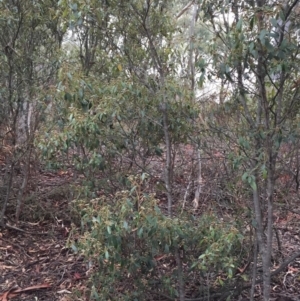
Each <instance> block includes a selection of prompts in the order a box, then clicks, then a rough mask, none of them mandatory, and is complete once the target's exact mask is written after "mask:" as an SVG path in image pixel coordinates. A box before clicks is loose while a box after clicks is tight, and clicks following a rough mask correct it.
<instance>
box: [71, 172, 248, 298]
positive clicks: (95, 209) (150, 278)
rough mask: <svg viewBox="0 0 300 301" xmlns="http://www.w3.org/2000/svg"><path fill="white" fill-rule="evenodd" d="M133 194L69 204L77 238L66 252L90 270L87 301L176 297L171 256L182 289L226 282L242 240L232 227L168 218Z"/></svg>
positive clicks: (206, 218)
mask: <svg viewBox="0 0 300 301" xmlns="http://www.w3.org/2000/svg"><path fill="white" fill-rule="evenodd" d="M129 179H130V181H131V182H132V183H136V182H137V181H136V178H134V177H129ZM138 190H139V187H137V186H134V187H133V188H132V189H131V190H130V191H129V190H128V191H121V192H119V193H117V194H116V195H115V197H114V199H110V198H108V197H102V198H97V199H93V200H91V201H89V202H86V201H83V200H80V201H76V202H75V207H76V209H77V210H78V211H79V212H81V215H82V221H81V227H82V229H81V231H82V233H81V235H80V238H79V240H78V241H77V243H76V244H74V243H73V245H72V247H73V249H74V250H78V251H79V252H81V253H82V254H83V255H84V256H85V257H86V258H87V259H88V260H89V261H90V262H91V263H93V265H94V267H96V268H95V273H94V274H93V276H92V278H91V280H92V283H93V289H92V298H94V299H98V300H109V299H111V300H134V299H136V300H139V298H142V296H143V300H144V299H146V297H145V296H146V295H147V292H151V291H153V289H154V288H155V292H156V293H158V294H160V293H161V294H168V295H171V296H172V295H173V296H176V295H177V290H176V281H177V278H178V269H177V268H178V267H177V264H176V259H175V257H176V253H175V252H176V250H177V251H178V250H179V251H180V255H181V258H182V266H183V278H184V280H185V282H186V283H189V281H190V280H189V279H193V278H195V275H197V277H198V278H199V277H206V276H207V275H208V274H209V275H213V276H214V278H215V280H216V279H219V281H218V285H224V283H225V282H228V281H230V279H231V278H232V277H233V275H234V272H235V268H236V266H237V264H238V261H239V255H240V254H241V249H242V239H243V237H242V236H241V234H240V233H239V231H238V229H237V228H236V227H235V226H234V225H232V224H225V223H224V222H222V221H220V220H218V218H217V217H216V216H214V215H203V216H201V217H199V218H194V217H193V216H186V215H182V216H178V217H175V218H172V219H171V218H168V217H167V216H165V215H164V214H163V213H162V212H161V210H160V209H159V208H158V206H157V202H156V200H155V198H154V197H153V196H152V195H146V194H143V193H141V192H140V191H138ZM219 275H222V277H219ZM221 279H222V280H221ZM215 282H216V281H215Z"/></svg>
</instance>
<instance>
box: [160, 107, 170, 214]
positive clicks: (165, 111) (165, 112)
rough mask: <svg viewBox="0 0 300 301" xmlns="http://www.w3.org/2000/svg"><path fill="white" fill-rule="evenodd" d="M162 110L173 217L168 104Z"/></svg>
mask: <svg viewBox="0 0 300 301" xmlns="http://www.w3.org/2000/svg"><path fill="white" fill-rule="evenodd" d="M161 110H162V113H163V129H164V136H165V143H166V166H165V185H166V190H167V197H168V216H169V217H172V205H173V196H172V148H171V139H170V134H169V122H168V108H167V103H166V102H164V103H163V104H162V105H161Z"/></svg>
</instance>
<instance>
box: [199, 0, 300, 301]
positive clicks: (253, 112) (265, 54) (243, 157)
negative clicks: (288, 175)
mask: <svg viewBox="0 0 300 301" xmlns="http://www.w3.org/2000/svg"><path fill="white" fill-rule="evenodd" d="M297 3H298V1H297V0H294V1H278V2H274V1H268V0H257V1H236V0H235V1H225V2H223V1H222V2H220V1H218V2H215V1H203V3H202V11H201V13H200V15H201V17H202V20H203V21H204V22H205V23H206V24H209V26H210V28H213V32H214V37H213V39H212V40H211V42H210V54H211V56H212V58H213V66H214V68H215V74H218V76H219V77H220V78H221V79H226V80H227V81H229V82H230V85H231V87H232V88H231V89H232V97H231V102H233V108H234V111H235V112H238V115H239V118H240V119H239V121H238V122H239V123H238V125H237V126H235V128H234V127H231V128H228V129H227V130H228V132H231V133H229V134H228V136H230V137H231V138H233V139H232V140H231V143H234V144H235V145H236V147H237V151H238V152H237V153H236V155H238V156H239V158H240V160H239V162H240V163H241V164H243V166H244V168H245V170H244V174H243V177H242V178H243V180H244V181H245V182H247V183H248V184H249V187H251V191H252V205H253V211H254V221H253V225H254V227H255V230H256V238H257V243H258V247H259V254H260V256H261V260H262V268H263V273H262V276H261V277H262V280H263V296H264V300H270V280H271V275H272V273H271V256H272V242H273V240H272V238H273V223H274V220H273V212H274V197H275V188H276V179H277V178H278V176H279V175H280V168H281V166H280V161H279V153H280V150H281V146H282V144H283V143H288V142H289V138H290V137H291V136H294V135H292V133H294V134H295V131H297V129H296V128H295V127H294V124H295V123H296V122H297V120H298V118H299V105H298V103H299V96H300V94H299V93H300V87H299V85H298V84H297V82H298V81H297V79H298V77H299V40H298V37H297V32H298V30H299V9H298V7H297ZM220 43H222V44H223V47H225V49H226V51H224V52H219V51H218V47H217V46H218V45H220ZM225 105H226V104H225ZM222 127H223V129H222V133H225V129H224V125H222ZM224 137H225V136H224ZM254 278H255V277H254ZM253 281H254V282H253V283H255V279H254V280H253Z"/></svg>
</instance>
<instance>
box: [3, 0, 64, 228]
mask: <svg viewBox="0 0 300 301" xmlns="http://www.w3.org/2000/svg"><path fill="white" fill-rule="evenodd" d="M56 7H57V1H51V0H49V1H43V2H39V1H19V0H16V1H8V0H7V1H1V3H0V8H1V15H0V30H1V38H0V43H1V48H2V51H1V53H0V62H1V72H0V77H1V98H2V101H1V106H2V109H3V111H2V112H3V113H4V114H3V116H4V118H3V119H2V123H4V125H5V127H6V129H7V131H6V133H5V134H4V136H5V138H10V140H9V139H6V142H8V145H9V147H10V151H9V152H7V153H6V157H7V158H6V159H7V162H6V163H7V176H6V178H7V179H6V187H7V193H6V200H5V202H4V205H3V208H2V214H1V222H2V224H3V216H4V214H5V210H6V206H7V201H8V199H9V195H10V190H11V186H12V181H13V174H14V167H15V166H16V165H17V164H20V162H21V161H22V162H23V164H20V168H21V169H23V171H22V174H23V181H22V184H21V186H20V189H19V191H18V197H17V199H18V200H17V203H18V204H17V208H16V219H17V220H18V218H19V215H20V212H21V208H22V200H23V198H24V196H23V194H24V192H25V190H26V187H27V184H28V178H29V169H30V159H31V154H32V150H33V142H34V137H35V132H36V130H37V128H38V124H39V121H40V118H41V116H42V113H43V110H44V108H45V104H46V102H47V94H49V91H50V90H51V86H52V85H53V84H54V78H55V74H56V71H57V69H58V56H57V54H58V50H59V45H60V44H61V41H62V36H63V28H62V27H61V24H60V22H59V20H60V17H59V12H58V11H57V10H56V9H55V8H56ZM9 166H10V168H9Z"/></svg>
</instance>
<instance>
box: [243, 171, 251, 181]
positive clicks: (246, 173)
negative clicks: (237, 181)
mask: <svg viewBox="0 0 300 301" xmlns="http://www.w3.org/2000/svg"><path fill="white" fill-rule="evenodd" d="M248 176H249V175H248V172H245V173H244V174H243V176H242V181H243V182H246V180H247V178H248Z"/></svg>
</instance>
